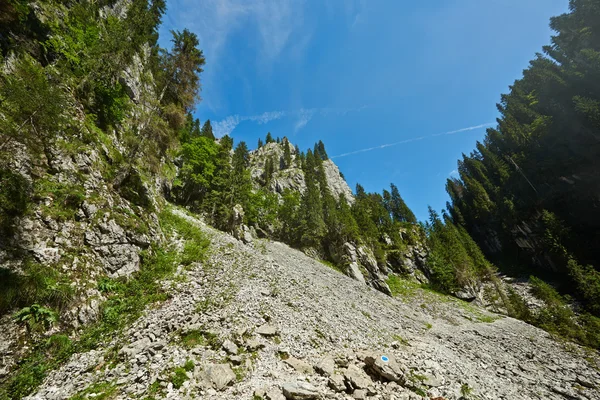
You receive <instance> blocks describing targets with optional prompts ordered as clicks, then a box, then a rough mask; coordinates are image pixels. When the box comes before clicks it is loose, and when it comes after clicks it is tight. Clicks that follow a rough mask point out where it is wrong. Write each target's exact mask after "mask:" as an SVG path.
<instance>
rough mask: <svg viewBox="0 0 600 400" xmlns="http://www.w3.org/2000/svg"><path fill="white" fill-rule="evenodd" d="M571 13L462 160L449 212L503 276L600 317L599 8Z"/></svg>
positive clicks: (592, 5)
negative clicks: (535, 281) (557, 290)
mask: <svg viewBox="0 0 600 400" xmlns="http://www.w3.org/2000/svg"><path fill="white" fill-rule="evenodd" d="M569 7H570V12H569V13H566V14H563V15H561V16H558V17H555V18H552V20H551V23H550V26H551V28H552V29H553V30H554V31H555V32H556V35H555V36H553V37H552V43H551V45H549V46H546V47H544V49H543V50H544V54H537V56H536V58H535V59H534V60H533V61H531V63H530V66H529V68H527V69H526V70H525V71H524V73H523V78H522V79H519V80H517V81H516V82H515V83H514V84H513V85H512V86H511V88H510V92H509V93H508V94H505V95H503V96H502V98H501V102H500V104H499V105H498V109H499V111H500V113H501V117H500V118H499V119H498V126H497V127H496V128H494V129H489V130H488V132H487V135H486V137H485V140H484V141H483V143H477V146H476V147H477V148H476V150H474V151H473V152H472V153H471V154H469V155H468V156H466V155H463V158H462V160H461V161H459V163H458V171H459V173H460V179H450V180H449V181H448V183H447V186H446V188H447V191H448V193H449V195H450V197H451V199H452V202H451V204H449V206H448V210H449V213H450V215H451V217H452V221H453V222H454V223H456V224H458V225H460V226H461V227H464V228H465V229H466V230H467V231H468V232H469V233H470V234H471V235H472V237H473V238H474V239H475V240H476V241H477V242H478V243H479V244H480V245H481V247H482V248H483V249H484V250H485V252H486V253H487V254H488V255H489V256H490V258H491V259H492V260H494V261H495V262H496V263H497V264H498V265H499V267H500V268H502V269H504V270H506V271H509V272H515V273H523V272H525V273H527V271H529V272H534V273H536V274H539V275H541V276H543V277H547V278H550V279H553V280H556V281H558V282H561V284H562V285H561V290H563V291H568V292H570V293H571V294H572V295H574V296H576V297H577V298H578V299H579V300H580V301H582V302H584V304H585V305H586V307H587V309H588V310H590V311H591V312H594V313H595V314H596V315H600V313H599V312H600V310H599V309H598V304H600V295H599V294H600V274H599V272H598V271H599V268H600V248H599V247H598V246H597V244H598V243H599V242H600V175H599V174H598V170H599V167H598V154H600V136H599V132H600V86H598V83H597V82H598V78H599V77H600V64H599V63H598V60H599V59H600V25H598V21H600V8H599V7H598V4H597V2H596V1H593V0H571V1H570V5H569Z"/></svg>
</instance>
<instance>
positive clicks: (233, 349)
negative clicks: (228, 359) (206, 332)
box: [223, 340, 238, 355]
mask: <svg viewBox="0 0 600 400" xmlns="http://www.w3.org/2000/svg"><path fill="white" fill-rule="evenodd" d="M223 350H225V351H226V352H227V353H228V354H231V355H236V354H237V353H238V347H237V346H236V344H235V343H233V342H232V341H231V340H226V341H224V342H223Z"/></svg>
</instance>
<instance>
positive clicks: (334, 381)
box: [327, 374, 346, 392]
mask: <svg viewBox="0 0 600 400" xmlns="http://www.w3.org/2000/svg"><path fill="white" fill-rule="evenodd" d="M327 385H328V386H329V387H330V388H331V389H333V390H334V391H335V392H344V391H346V384H345V383H344V377H343V376H342V375H340V374H333V375H331V376H330V377H329V382H327Z"/></svg>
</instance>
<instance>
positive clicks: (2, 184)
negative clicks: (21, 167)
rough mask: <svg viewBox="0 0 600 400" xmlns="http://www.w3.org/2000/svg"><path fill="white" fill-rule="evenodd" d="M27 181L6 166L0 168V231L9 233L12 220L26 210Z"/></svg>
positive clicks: (28, 189) (28, 188)
mask: <svg viewBox="0 0 600 400" xmlns="http://www.w3.org/2000/svg"><path fill="white" fill-rule="evenodd" d="M30 192H31V186H30V185H29V182H27V180H26V179H25V178H23V177H22V176H21V175H19V174H17V173H14V172H13V171H11V170H9V169H7V168H0V233H2V232H3V233H4V234H5V235H7V236H8V235H10V231H11V229H12V225H13V221H14V219H15V218H16V217H19V216H22V215H23V214H25V211H26V210H27V205H28V203H29V198H30Z"/></svg>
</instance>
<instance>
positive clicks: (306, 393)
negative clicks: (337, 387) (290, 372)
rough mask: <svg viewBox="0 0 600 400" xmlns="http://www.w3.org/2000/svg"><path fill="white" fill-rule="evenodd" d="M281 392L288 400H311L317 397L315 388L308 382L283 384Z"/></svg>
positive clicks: (317, 393)
mask: <svg viewBox="0 0 600 400" xmlns="http://www.w3.org/2000/svg"><path fill="white" fill-rule="evenodd" d="M282 390H283V395H284V396H285V398H286V399H288V400H311V399H316V398H318V397H319V392H318V391H317V388H315V387H314V386H313V385H311V384H310V383H308V382H295V383H290V382H288V383H284V384H283V386H282Z"/></svg>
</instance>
